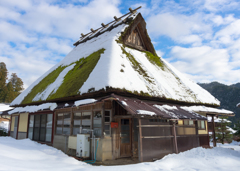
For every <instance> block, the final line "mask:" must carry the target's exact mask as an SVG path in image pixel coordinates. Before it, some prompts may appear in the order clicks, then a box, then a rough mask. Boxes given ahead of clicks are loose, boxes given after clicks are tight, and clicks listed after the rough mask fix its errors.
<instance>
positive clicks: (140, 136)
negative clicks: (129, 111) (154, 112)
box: [138, 119, 143, 162]
mask: <svg viewBox="0 0 240 171" xmlns="http://www.w3.org/2000/svg"><path fill="white" fill-rule="evenodd" d="M138 122H139V123H138V125H139V147H138V148H139V149H140V154H139V155H140V157H139V160H140V162H143V151H142V127H141V125H142V123H141V119H138Z"/></svg>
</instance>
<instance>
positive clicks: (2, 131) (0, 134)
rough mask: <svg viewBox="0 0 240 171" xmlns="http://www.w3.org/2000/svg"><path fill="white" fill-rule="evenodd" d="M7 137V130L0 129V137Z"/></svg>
mask: <svg viewBox="0 0 240 171" xmlns="http://www.w3.org/2000/svg"><path fill="white" fill-rule="evenodd" d="M7 135H8V133H7V130H6V129H5V128H0V137H1V136H7Z"/></svg>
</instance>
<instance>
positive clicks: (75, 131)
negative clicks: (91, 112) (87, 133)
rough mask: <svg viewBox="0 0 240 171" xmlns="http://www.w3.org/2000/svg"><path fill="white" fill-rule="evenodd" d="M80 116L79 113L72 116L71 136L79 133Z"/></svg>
mask: <svg viewBox="0 0 240 171" xmlns="http://www.w3.org/2000/svg"><path fill="white" fill-rule="evenodd" d="M81 115H82V114H81V112H77V113H74V114H73V135H77V134H79V133H80V126H81Z"/></svg>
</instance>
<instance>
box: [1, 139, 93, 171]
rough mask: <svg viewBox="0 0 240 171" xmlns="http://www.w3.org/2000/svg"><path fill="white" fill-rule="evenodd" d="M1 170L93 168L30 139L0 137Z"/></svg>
mask: <svg viewBox="0 0 240 171" xmlns="http://www.w3.org/2000/svg"><path fill="white" fill-rule="evenodd" d="M0 149H1V150H0V151H1V152H0V166H1V167H0V170H76V169H83V168H84V169H86V170H87V168H89V167H91V166H89V165H87V164H85V163H83V162H79V161H77V160H75V159H74V158H71V157H68V156H67V155H66V154H64V153H63V152H61V151H60V150H57V149H55V148H52V147H50V146H47V145H42V144H39V143H36V142H34V141H31V140H29V139H24V140H15V139H13V138H10V137H0Z"/></svg>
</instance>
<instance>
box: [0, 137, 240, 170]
mask: <svg viewBox="0 0 240 171" xmlns="http://www.w3.org/2000/svg"><path fill="white" fill-rule="evenodd" d="M218 145H219V144H218ZM220 146H221V147H216V148H213V149H204V148H201V147H198V148H195V149H192V150H189V151H186V152H183V153H179V154H170V155H167V156H165V157H164V158H163V159H161V160H158V161H155V162H145V163H139V164H133V165H124V166H91V165H89V164H86V163H84V162H80V161H77V160H75V159H74V158H71V157H68V156H67V155H66V154H64V153H62V152H61V151H60V150H57V149H55V148H52V147H49V146H47V145H42V144H39V143H36V142H34V141H31V140H29V139H25V140H15V139H13V138H10V137H0V170H25V171H26V170H88V171H89V170H98V171H108V170H109V171H110V170H111V171H112V170H114V171H118V170H119V171H122V170H124V171H128V170H129V171H133V170H138V171H146V170H160V171H162V170H191V171H192V170H197V171H201V170H204V171H206V170H211V171H213V170H218V171H221V170H232V171H234V170H236V171H238V170H239V168H240V162H239V160H240V146H239V143H236V142H234V143H232V144H228V145H220ZM229 148H231V149H229ZM233 149H234V150H233Z"/></svg>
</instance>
